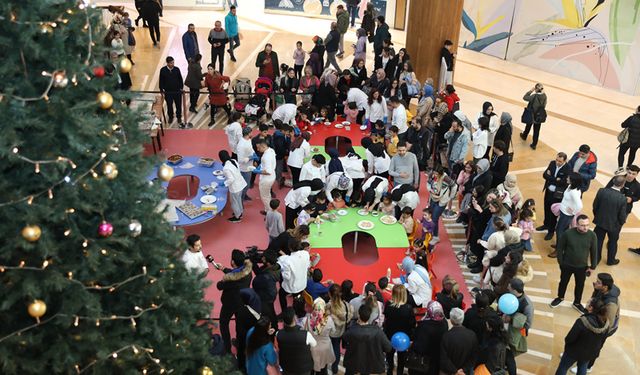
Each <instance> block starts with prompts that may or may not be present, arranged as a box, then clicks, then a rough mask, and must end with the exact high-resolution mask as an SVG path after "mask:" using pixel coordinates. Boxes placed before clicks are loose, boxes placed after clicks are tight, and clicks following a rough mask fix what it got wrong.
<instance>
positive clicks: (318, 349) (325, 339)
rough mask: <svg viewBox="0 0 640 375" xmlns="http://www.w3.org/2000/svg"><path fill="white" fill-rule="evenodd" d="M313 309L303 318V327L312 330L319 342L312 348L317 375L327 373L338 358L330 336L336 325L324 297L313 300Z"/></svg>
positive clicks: (314, 370) (314, 371)
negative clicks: (328, 367)
mask: <svg viewBox="0 0 640 375" xmlns="http://www.w3.org/2000/svg"><path fill="white" fill-rule="evenodd" d="M312 309H313V310H312V311H311V313H309V314H307V316H306V317H305V318H304V319H303V321H302V327H303V328H304V329H305V330H307V331H308V332H310V333H311V336H313V338H314V339H315V340H316V342H317V343H318V344H317V345H316V346H314V347H312V348H311V357H312V358H313V373H314V374H316V375H320V374H326V373H327V366H328V365H331V364H333V362H335V359H336V357H335V354H334V353H333V348H332V346H331V338H330V335H332V334H333V333H334V331H335V329H336V327H335V324H334V323H333V318H332V317H331V314H329V312H328V311H327V309H326V303H325V302H324V300H323V299H322V298H320V297H318V298H316V299H315V300H314V301H313V306H312Z"/></svg>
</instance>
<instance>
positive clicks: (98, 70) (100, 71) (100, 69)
mask: <svg viewBox="0 0 640 375" xmlns="http://www.w3.org/2000/svg"><path fill="white" fill-rule="evenodd" d="M104 73H105V71H104V66H102V65H99V66H96V67H94V68H93V75H94V76H96V77H98V78H102V77H104Z"/></svg>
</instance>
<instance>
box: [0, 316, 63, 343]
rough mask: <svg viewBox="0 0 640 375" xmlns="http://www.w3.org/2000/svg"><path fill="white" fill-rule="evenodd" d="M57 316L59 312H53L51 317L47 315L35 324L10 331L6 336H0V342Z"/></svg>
mask: <svg viewBox="0 0 640 375" xmlns="http://www.w3.org/2000/svg"><path fill="white" fill-rule="evenodd" d="M59 316H60V314H55V315H53V316H51V317H49V318H47V319H45V320H42V321H39V322H37V323H36V324H32V325H30V326H27V327H24V328H21V329H19V330H17V331H15V332H12V333H10V334H8V335H7V336H4V337H0V342H3V341H4V340H6V339H8V338H10V337H13V336H15V335H19V334H21V333H23V332H26V331H29V330H31V329H33V328H36V327H38V326H41V325H43V324H45V323H48V322H49V321H51V320H53V319H55V318H57V317H59Z"/></svg>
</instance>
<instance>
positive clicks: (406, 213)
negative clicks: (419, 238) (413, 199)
mask: <svg viewBox="0 0 640 375" xmlns="http://www.w3.org/2000/svg"><path fill="white" fill-rule="evenodd" d="M398 222H399V223H400V224H402V226H403V227H404V230H405V232H407V237H409V236H411V235H412V234H413V224H414V220H413V210H412V209H411V207H405V208H403V209H402V215H401V216H400V220H398Z"/></svg>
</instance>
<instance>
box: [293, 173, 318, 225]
mask: <svg viewBox="0 0 640 375" xmlns="http://www.w3.org/2000/svg"><path fill="white" fill-rule="evenodd" d="M323 185H324V184H323V183H322V181H321V180H320V179H319V178H316V179H313V180H311V181H301V182H298V183H297V184H295V185H293V188H292V189H291V190H289V192H288V193H287V195H286V196H285V197H284V204H285V205H286V210H285V227H286V228H287V229H291V228H294V227H295V226H296V225H295V222H294V220H295V218H297V217H298V214H299V213H300V211H302V209H303V208H304V206H306V205H308V204H309V203H310V202H309V199H310V198H309V197H310V196H311V193H312V192H314V191H318V190H320V189H322V187H323Z"/></svg>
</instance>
